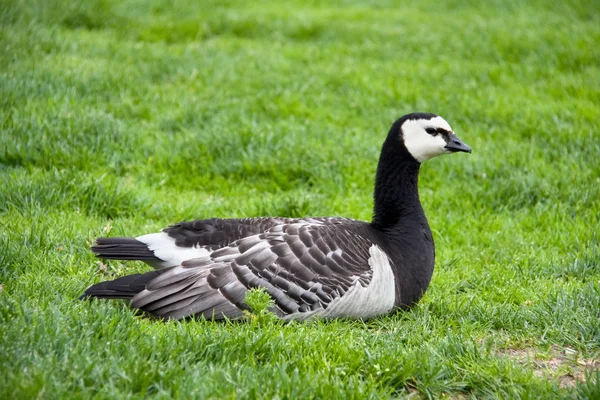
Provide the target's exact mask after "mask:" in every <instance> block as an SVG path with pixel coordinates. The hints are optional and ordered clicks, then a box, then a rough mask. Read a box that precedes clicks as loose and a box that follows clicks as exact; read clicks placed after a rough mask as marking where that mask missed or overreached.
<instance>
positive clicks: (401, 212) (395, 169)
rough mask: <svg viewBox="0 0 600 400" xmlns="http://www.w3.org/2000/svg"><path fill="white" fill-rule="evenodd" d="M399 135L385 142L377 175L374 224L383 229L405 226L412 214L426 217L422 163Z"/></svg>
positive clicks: (393, 135) (390, 136)
mask: <svg viewBox="0 0 600 400" xmlns="http://www.w3.org/2000/svg"><path fill="white" fill-rule="evenodd" d="M396 135H397V134H391V135H389V136H388V138H387V139H386V141H385V143H384V144H383V148H382V150H381V156H380V158H379V165H378V167H377V176H376V178H375V193H374V197H375V210H374V215H373V221H372V225H373V226H374V227H376V228H378V229H382V230H387V229H390V228H394V227H397V226H399V225H401V223H402V220H403V218H406V217H407V216H409V215H413V216H415V217H418V218H420V217H423V216H424V213H423V208H422V207H421V202H420V201H419V187H418V182H419V168H420V166H421V164H420V163H419V162H418V161H416V160H415V159H414V158H413V157H412V156H411V155H410V153H409V152H408V150H407V149H406V147H404V145H403V144H402V143H400V140H398V138H397V136H396Z"/></svg>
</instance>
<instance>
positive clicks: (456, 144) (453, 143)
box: [446, 133, 472, 153]
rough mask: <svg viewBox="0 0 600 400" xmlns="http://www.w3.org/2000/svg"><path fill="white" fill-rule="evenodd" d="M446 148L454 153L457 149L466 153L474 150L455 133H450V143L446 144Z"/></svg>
mask: <svg viewBox="0 0 600 400" xmlns="http://www.w3.org/2000/svg"><path fill="white" fill-rule="evenodd" d="M446 149H447V150H450V151H451V152H453V153H456V152H457V151H464V152H465V153H470V152H471V151H472V150H471V148H470V147H469V146H467V145H466V144H465V143H464V142H463V141H462V140H460V139H459V138H458V136H456V135H455V134H454V133H451V134H449V135H448V143H447V144H446Z"/></svg>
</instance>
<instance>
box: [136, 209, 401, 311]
mask: <svg viewBox="0 0 600 400" xmlns="http://www.w3.org/2000/svg"><path fill="white" fill-rule="evenodd" d="M367 229H368V224H366V223H363V222H358V221H353V222H352V223H350V222H349V221H348V220H346V223H344V224H343V225H340V223H338V221H335V222H329V221H328V219H320V220H310V221H309V220H303V221H300V222H293V223H287V224H279V225H275V226H273V227H271V228H269V229H267V230H266V231H264V232H262V233H259V234H256V235H250V236H247V237H244V238H241V239H238V240H236V241H234V242H233V243H231V244H229V245H228V246H226V247H223V248H220V249H217V250H214V251H212V252H210V254H209V255H208V256H205V257H199V258H194V259H190V260H187V261H184V262H183V263H181V265H178V266H175V267H171V268H166V269H164V270H163V271H164V272H163V273H161V274H160V275H159V276H157V277H153V279H151V280H150V281H149V282H148V284H147V285H146V288H145V290H143V291H141V292H140V293H138V294H136V295H135V296H134V297H133V299H132V306H133V307H135V308H140V309H143V310H145V311H148V312H150V313H152V314H154V315H157V316H160V317H163V318H176V319H179V318H184V317H187V316H191V315H204V316H205V317H208V318H211V317H214V318H217V319H218V318H222V317H223V316H225V317H228V318H236V317H239V316H240V315H242V310H244V309H246V308H247V306H246V305H245V303H244V299H245V296H246V293H247V291H248V290H249V289H251V288H258V287H262V288H264V289H265V290H266V291H267V292H268V293H269V295H270V296H271V297H272V298H273V300H274V302H275V306H274V309H273V311H274V312H275V313H277V314H278V315H279V316H281V317H285V318H295V319H304V318H307V317H310V316H312V315H320V316H322V317H344V316H348V317H370V316H374V315H378V314H382V313H386V312H388V311H390V310H391V309H392V308H393V306H394V299H395V297H394V294H395V292H394V275H393V272H392V270H391V268H390V263H389V260H388V258H387V255H385V253H384V252H383V251H382V250H381V249H380V248H379V247H378V246H376V245H374V244H373V242H372V241H371V240H369V239H368V238H367V237H366V236H368V235H365V232H366V231H367Z"/></svg>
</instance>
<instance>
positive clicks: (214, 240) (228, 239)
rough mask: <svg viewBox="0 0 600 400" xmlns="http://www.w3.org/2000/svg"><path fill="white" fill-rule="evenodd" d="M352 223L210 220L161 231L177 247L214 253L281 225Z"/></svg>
mask: <svg viewBox="0 0 600 400" xmlns="http://www.w3.org/2000/svg"><path fill="white" fill-rule="evenodd" d="M347 221H351V220H350V219H348V218H337V217H335V218H329V217H323V218H310V219H299V218H274V217H258V218H240V219H228V218H211V219H202V220H196V221H190V222H181V223H178V224H175V225H172V226H170V227H168V228H165V229H163V232H165V233H166V234H168V235H169V236H170V237H171V238H173V239H175V245H177V246H179V247H193V246H196V247H203V248H206V249H208V250H216V249H219V248H221V247H224V246H227V245H229V244H231V243H233V242H235V241H236V240H239V239H242V238H245V237H248V236H252V235H257V234H259V233H262V232H265V231H267V230H268V229H271V228H273V227H275V226H278V225H282V224H295V223H301V222H307V223H323V222H327V223H334V224H337V223H343V222H347Z"/></svg>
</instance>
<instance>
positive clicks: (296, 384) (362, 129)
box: [0, 0, 600, 399]
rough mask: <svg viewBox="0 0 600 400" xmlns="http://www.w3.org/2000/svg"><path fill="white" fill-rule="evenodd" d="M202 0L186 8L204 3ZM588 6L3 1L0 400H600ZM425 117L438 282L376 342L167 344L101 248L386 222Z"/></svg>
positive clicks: (347, 333)
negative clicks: (390, 145) (259, 222)
mask: <svg viewBox="0 0 600 400" xmlns="http://www.w3.org/2000/svg"><path fill="white" fill-rule="evenodd" d="M190 3H191V2H190ZM599 43H600V9H599V8H598V4H597V3H596V2H594V1H574V0H573V1H541V0H540V1H528V2H516V1H508V0H506V1H501V0H496V1H489V2H478V1H448V2H444V3H443V4H440V3H438V2H436V1H421V2H411V3H409V2H397V3H396V2H391V1H383V2H377V3H376V4H371V5H368V4H365V2H360V1H343V2H336V3H333V2H332V3H328V4H326V3H324V2H317V1H313V2H310V3H309V2H303V1H302V2H301V1H297V2H285V3H272V2H268V3H267V2H252V3H250V2H249V3H242V2H239V3H238V2H233V1H214V2H195V3H193V4H187V2H183V1H175V2H171V1H166V0H165V1H158V0H157V1H142V0H137V1H125V2H121V1H116V0H91V1H75V2H71V1H62V2H61V1H50V2H45V1H41V0H39V1H23V0H6V1H3V2H2V4H1V5H0V48H1V50H0V103H1V108H0V124H1V131H0V176H1V178H0V181H1V185H0V284H1V286H0V398H5V399H6V398H15V399H23V398H47V399H53V398H106V399H108V398H140V397H141V396H148V397H151V398H192V397H195V398H240V399H243V398H281V399H283V398H288V399H296V398H322V399H329V398H356V399H359V398H360V399H364V398H388V397H399V398H404V397H407V398H428V397H429V398H440V397H442V396H447V397H449V398H552V399H558V398H573V397H578V398H590V399H598V398H600V372H598V369H599V368H600V361H599V360H600V244H599V243H600V234H599V233H598V230H599V224H600V217H599V215H600V161H599V160H600V132H599V131H600V46H599V45H598V44H599ZM412 111H429V112H435V113H438V114H440V115H442V116H444V117H445V118H446V119H447V120H448V121H449V122H450V123H451V124H452V126H453V128H454V130H455V131H456V132H457V133H458V135H459V136H460V137H461V138H462V139H463V140H465V141H466V142H467V143H468V144H470V145H471V146H472V147H473V154H472V155H471V156H467V155H454V156H448V157H440V158H437V159H434V160H432V161H430V162H428V163H427V164H425V165H424V166H423V168H422V174H421V180H420V189H421V199H422V202H423V204H424V208H425V211H426V213H427V215H428V218H429V222H430V224H431V226H432V230H433V231H434V236H435V240H436V248H437V260H436V271H435V273H434V277H433V281H432V283H431V286H430V288H429V290H428V292H427V294H426V295H425V297H424V298H423V300H422V302H421V303H419V305H418V306H416V307H414V308H413V309H412V310H410V311H408V312H400V313H397V314H395V315H393V316H389V317H385V318H378V319H374V320H371V321H367V322H360V321H332V322H328V323H323V322H320V321H314V322H310V323H305V324H298V323H291V324H287V325H285V324H281V323H278V322H276V321H273V320H272V318H270V317H269V316H268V315H266V316H265V315H263V316H259V317H257V318H254V319H253V320H252V321H249V322H243V323H214V322H210V321H199V320H191V321H185V322H168V323H163V322H159V321H155V320H152V319H149V318H147V317H144V316H142V315H139V314H136V313H135V312H133V311H132V310H130V309H129V308H128V307H127V305H126V304H124V303H120V302H104V301H97V302H81V301H78V300H77V298H78V296H79V295H80V294H81V293H82V292H83V290H84V289H85V288H86V287H87V286H89V285H90V284H92V283H95V282H98V281H101V280H106V279H109V278H112V277H116V276H121V275H124V274H127V273H132V272H134V271H143V270H147V268H148V267H146V266H144V265H143V264H127V263H120V262H111V263H107V265H104V264H99V263H98V262H97V260H95V259H94V257H93V256H92V254H91V253H90V252H89V251H88V247H89V245H90V244H91V242H92V240H93V238H95V237H98V236H104V235H111V236H135V235H140V234H143V233H148V232H153V231H157V230H159V229H161V228H162V227H164V226H166V225H167V224H170V223H175V222H178V221H180V220H186V219H196V218H207V217H242V216H260V215H279V216H318V215H343V216H349V217H354V218H358V219H364V220H368V219H370V217H371V210H372V186H373V177H374V172H375V167H376V162H377V157H378V152H379V149H380V146H381V143H382V141H383V139H384V137H385V135H386V133H387V130H388V128H389V126H390V125H391V123H392V122H393V120H394V119H396V118H397V117H399V116H400V115H402V114H405V113H408V112H412Z"/></svg>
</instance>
